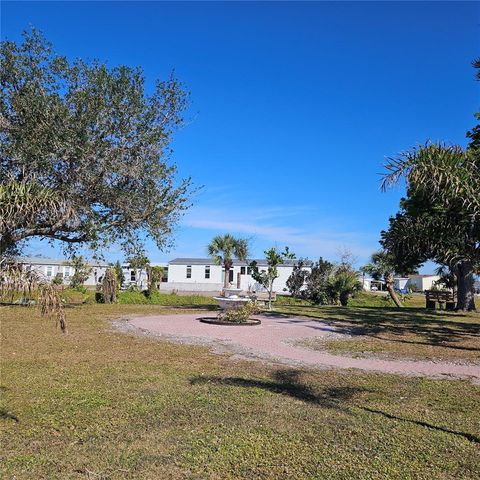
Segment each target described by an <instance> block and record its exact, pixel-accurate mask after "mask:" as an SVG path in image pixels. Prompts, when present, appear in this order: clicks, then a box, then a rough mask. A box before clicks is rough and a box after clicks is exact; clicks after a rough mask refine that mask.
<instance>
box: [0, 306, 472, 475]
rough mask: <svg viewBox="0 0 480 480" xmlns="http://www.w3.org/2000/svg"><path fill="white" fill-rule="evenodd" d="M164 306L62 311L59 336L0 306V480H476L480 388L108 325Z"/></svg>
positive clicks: (21, 311)
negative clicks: (290, 364)
mask: <svg viewBox="0 0 480 480" xmlns="http://www.w3.org/2000/svg"><path fill="white" fill-rule="evenodd" d="M203 308H209V307H208V305H207V306H205V307H203ZM168 311H169V310H168V309H167V308H165V307H159V306H153V305H90V306H81V307H74V308H70V309H69V310H68V320H69V330H70V333H69V334H68V335H61V334H60V333H59V332H58V331H57V330H56V329H55V328H54V326H53V324H52V323H51V322H49V321H48V320H45V319H41V318H40V317H39V316H38V314H37V313H36V311H35V310H34V309H27V308H21V307H17V308H13V307H0V318H1V319H2V330H1V335H2V339H1V342H2V343H1V346H2V355H1V361H2V365H1V366H2V375H1V394H2V405H1V409H0V422H1V423H2V427H1V439H0V440H1V445H2V449H1V451H0V456H1V459H0V460H1V463H0V477H2V478H15V479H42V478H45V479H47V478H48V479H82V478H95V479H97V478H98V479H163V478H168V479H173V480H175V479H206V478H208V479H219V480H220V479H222V480H228V479H240V478H242V479H347V478H356V479H386V478H388V479H409V478H410V479H413V478H415V479H429V480H430V479H434V478H435V479H437V478H442V479H447V478H451V479H454V478H455V479H456V478H464V479H465V478H472V479H473V478H478V477H479V476H480V387H478V386H475V385H472V384H471V383H468V382H466V381H434V380H427V379H422V378H408V377H399V376H393V375H380V374H378V375H377V374H360V373H353V372H349V371H333V370H323V371H313V370H310V371H302V370H297V369H287V368H277V367H269V366H266V365H264V364H262V363H259V362H239V361H234V360H232V359H230V358H228V357H225V356H216V355H213V354H211V353H209V351H208V350H207V349H205V348H203V347H197V346H186V345H177V344H173V343H168V342H163V341H159V340H156V339H149V338H145V337H137V336H132V335H127V334H123V333H119V332H117V331H114V330H113V329H112V326H111V323H110V320H111V319H114V318H117V317H126V316H127V317H128V316H131V315H134V314H139V315H149V314H155V313H165V312H168ZM179 311H182V310H181V309H180V308H176V309H175V312H179ZM355 312H356V314H358V315H359V317H360V316H361V314H362V312H363V309H360V308H358V309H352V312H351V316H353V315H354V313H355ZM368 312H369V310H367V313H368ZM331 315H332V316H336V317H339V316H340V313H339V312H338V311H337V313H336V314H335V311H333V310H332V312H331ZM343 315H345V314H343ZM383 315H384V317H385V318H387V317H388V315H389V311H388V309H387V310H386V311H385V312H383ZM172 321H174V319H173V320H172ZM392 321H393V320H392Z"/></svg>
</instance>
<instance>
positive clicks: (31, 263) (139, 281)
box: [18, 257, 166, 290]
mask: <svg viewBox="0 0 480 480" xmlns="http://www.w3.org/2000/svg"><path fill="white" fill-rule="evenodd" d="M18 262H19V263H20V264H22V265H23V268H24V269H25V270H33V271H35V272H37V274H38V275H39V276H40V277H41V278H43V279H44V280H47V281H52V280H53V279H54V278H55V277H57V276H60V277H61V278H62V279H63V283H64V284H66V285H68V284H69V283H70V280H71V277H72V276H73V274H74V273H75V269H74V267H73V266H72V265H71V263H70V262H69V261H68V260H58V259H53V258H44V257H23V258H20V259H18ZM152 265H153V266H163V267H164V268H166V264H152ZM89 266H90V267H91V268H92V271H91V273H90V275H89V277H88V278H87V280H86V282H85V284H84V285H85V286H86V287H94V286H96V285H97V284H99V283H101V281H102V279H103V276H104V275H105V270H106V269H107V268H108V266H109V264H108V263H106V262H90V263H89ZM122 271H123V276H124V278H125V281H124V284H123V286H124V287H129V286H132V285H136V286H137V287H138V288H140V289H141V290H145V289H146V288H147V273H146V271H145V270H138V269H133V268H131V267H130V265H128V264H127V263H124V264H122ZM165 280H166V278H165Z"/></svg>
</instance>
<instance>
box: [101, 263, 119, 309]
mask: <svg viewBox="0 0 480 480" xmlns="http://www.w3.org/2000/svg"><path fill="white" fill-rule="evenodd" d="M102 292H103V299H104V301H105V303H115V302H116V301H117V275H116V274H115V270H114V269H113V268H111V267H108V268H107V270H106V271H105V275H104V276H103V281H102Z"/></svg>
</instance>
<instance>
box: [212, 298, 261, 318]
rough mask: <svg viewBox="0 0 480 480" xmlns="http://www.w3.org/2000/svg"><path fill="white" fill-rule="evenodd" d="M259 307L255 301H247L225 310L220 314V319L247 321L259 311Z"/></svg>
mask: <svg viewBox="0 0 480 480" xmlns="http://www.w3.org/2000/svg"><path fill="white" fill-rule="evenodd" d="M258 311H259V310H258V307H257V305H255V304H254V303H253V302H249V303H246V304H245V305H243V306H242V307H240V308H232V309H230V310H223V311H222V312H220V314H219V315H218V318H219V320H221V321H223V322H232V323H245V322H246V321H247V320H248V319H249V318H250V316H251V315H255V314H256V313H258Z"/></svg>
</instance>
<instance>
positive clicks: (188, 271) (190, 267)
mask: <svg viewBox="0 0 480 480" xmlns="http://www.w3.org/2000/svg"><path fill="white" fill-rule="evenodd" d="M187 278H192V266H191V265H187Z"/></svg>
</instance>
